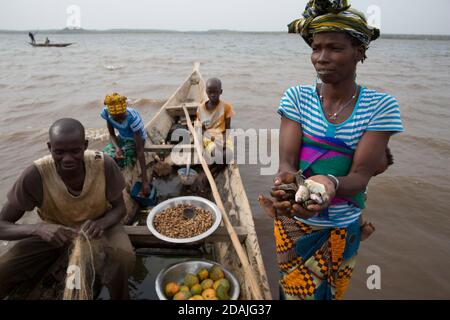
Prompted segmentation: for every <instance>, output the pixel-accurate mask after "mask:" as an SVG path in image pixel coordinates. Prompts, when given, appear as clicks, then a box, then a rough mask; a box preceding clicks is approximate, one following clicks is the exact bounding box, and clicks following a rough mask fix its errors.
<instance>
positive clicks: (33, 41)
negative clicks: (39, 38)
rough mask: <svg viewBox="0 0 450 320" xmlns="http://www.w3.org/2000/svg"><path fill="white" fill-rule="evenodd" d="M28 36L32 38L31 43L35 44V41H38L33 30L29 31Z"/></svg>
mask: <svg viewBox="0 0 450 320" xmlns="http://www.w3.org/2000/svg"><path fill="white" fill-rule="evenodd" d="M28 36H29V37H30V39H31V43H32V44H35V43H36V40H35V39H34V34H32V33H31V32H28Z"/></svg>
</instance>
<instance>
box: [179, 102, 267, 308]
mask: <svg viewBox="0 0 450 320" xmlns="http://www.w3.org/2000/svg"><path fill="white" fill-rule="evenodd" d="M183 111H184V114H185V116H186V120H187V125H188V127H189V131H191V134H192V136H193V137H194V145H195V150H196V151H197V154H198V157H199V159H200V162H201V164H202V167H203V170H204V171H205V174H206V177H207V178H208V181H209V184H210V186H211V190H212V193H213V196H214V200H215V202H216V204H217V207H218V208H219V209H220V212H221V213H222V220H223V222H224V223H225V227H226V229H227V231H228V234H229V236H230V238H231V243H232V244H233V247H234V249H235V250H236V253H237V255H238V257H239V260H240V261H241V263H242V267H243V269H244V272H245V277H246V278H247V279H248V280H249V282H250V287H251V289H252V295H253V298H254V300H264V298H263V294H262V291H261V288H260V286H259V285H258V282H257V281H256V278H255V275H254V273H253V272H252V269H251V267H250V262H249V260H248V257H247V255H246V253H245V251H244V248H243V247H242V244H241V242H240V241H239V238H238V236H237V234H236V231H235V230H234V227H233V225H232V224H231V221H230V218H229V217H228V214H227V213H226V211H225V207H224V205H223V202H222V199H221V198H220V195H219V190H218V189H217V185H216V182H215V181H214V178H213V176H212V174H211V171H210V170H209V167H208V164H207V163H206V160H205V158H203V154H202V148H201V146H200V142H199V140H198V137H197V133H196V132H195V129H194V127H193V126H192V123H191V117H190V116H189V112H188V111H187V109H186V107H185V106H184V105H183Z"/></svg>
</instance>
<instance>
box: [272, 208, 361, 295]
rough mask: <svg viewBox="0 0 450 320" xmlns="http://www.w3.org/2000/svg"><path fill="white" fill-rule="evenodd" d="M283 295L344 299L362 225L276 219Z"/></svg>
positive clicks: (277, 247)
mask: <svg viewBox="0 0 450 320" xmlns="http://www.w3.org/2000/svg"><path fill="white" fill-rule="evenodd" d="M274 232H275V240H276V250H277V262H278V266H279V268H280V273H281V279H280V298H281V299H286V300H340V299H342V298H343V295H344V293H345V291H346V290H347V288H348V285H349V282H350V278H351V276H352V273H353V269H354V266H355V262H356V256H357V251H358V248H359V244H360V225H359V221H355V222H354V223H352V224H351V225H349V226H348V227H347V228H331V227H316V226H310V225H307V224H305V223H303V222H300V221H298V220H295V219H291V218H288V217H284V216H283V217H277V218H276V219H275V223H274Z"/></svg>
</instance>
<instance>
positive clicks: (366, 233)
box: [361, 222, 376, 241]
mask: <svg viewBox="0 0 450 320" xmlns="http://www.w3.org/2000/svg"><path fill="white" fill-rule="evenodd" d="M375 230H376V229H375V227H374V226H373V224H372V223H370V222H365V223H364V224H363V225H362V226H361V241H364V240H367V239H368V238H369V237H370V235H371V234H372V233H374V232H375Z"/></svg>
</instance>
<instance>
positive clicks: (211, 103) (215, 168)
mask: <svg viewBox="0 0 450 320" xmlns="http://www.w3.org/2000/svg"><path fill="white" fill-rule="evenodd" d="M222 93H223V90H222V82H221V81H220V80H219V79H217V78H212V79H209V80H208V81H207V82H206V94H207V95H208V99H209V100H208V101H206V102H205V103H203V104H202V105H200V106H199V108H198V110H197V124H196V125H198V126H201V127H202V133H203V146H204V148H205V153H206V154H205V155H206V160H207V161H209V163H210V164H212V167H211V172H212V173H213V174H217V173H218V172H219V171H220V170H221V169H223V167H224V166H225V164H226V163H227V161H231V160H232V157H233V142H232V141H231V139H229V138H228V133H227V130H229V129H230V128H231V118H232V117H233V116H234V112H233V107H232V106H231V104H229V103H227V102H225V101H222V100H220V96H221V95H222Z"/></svg>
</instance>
